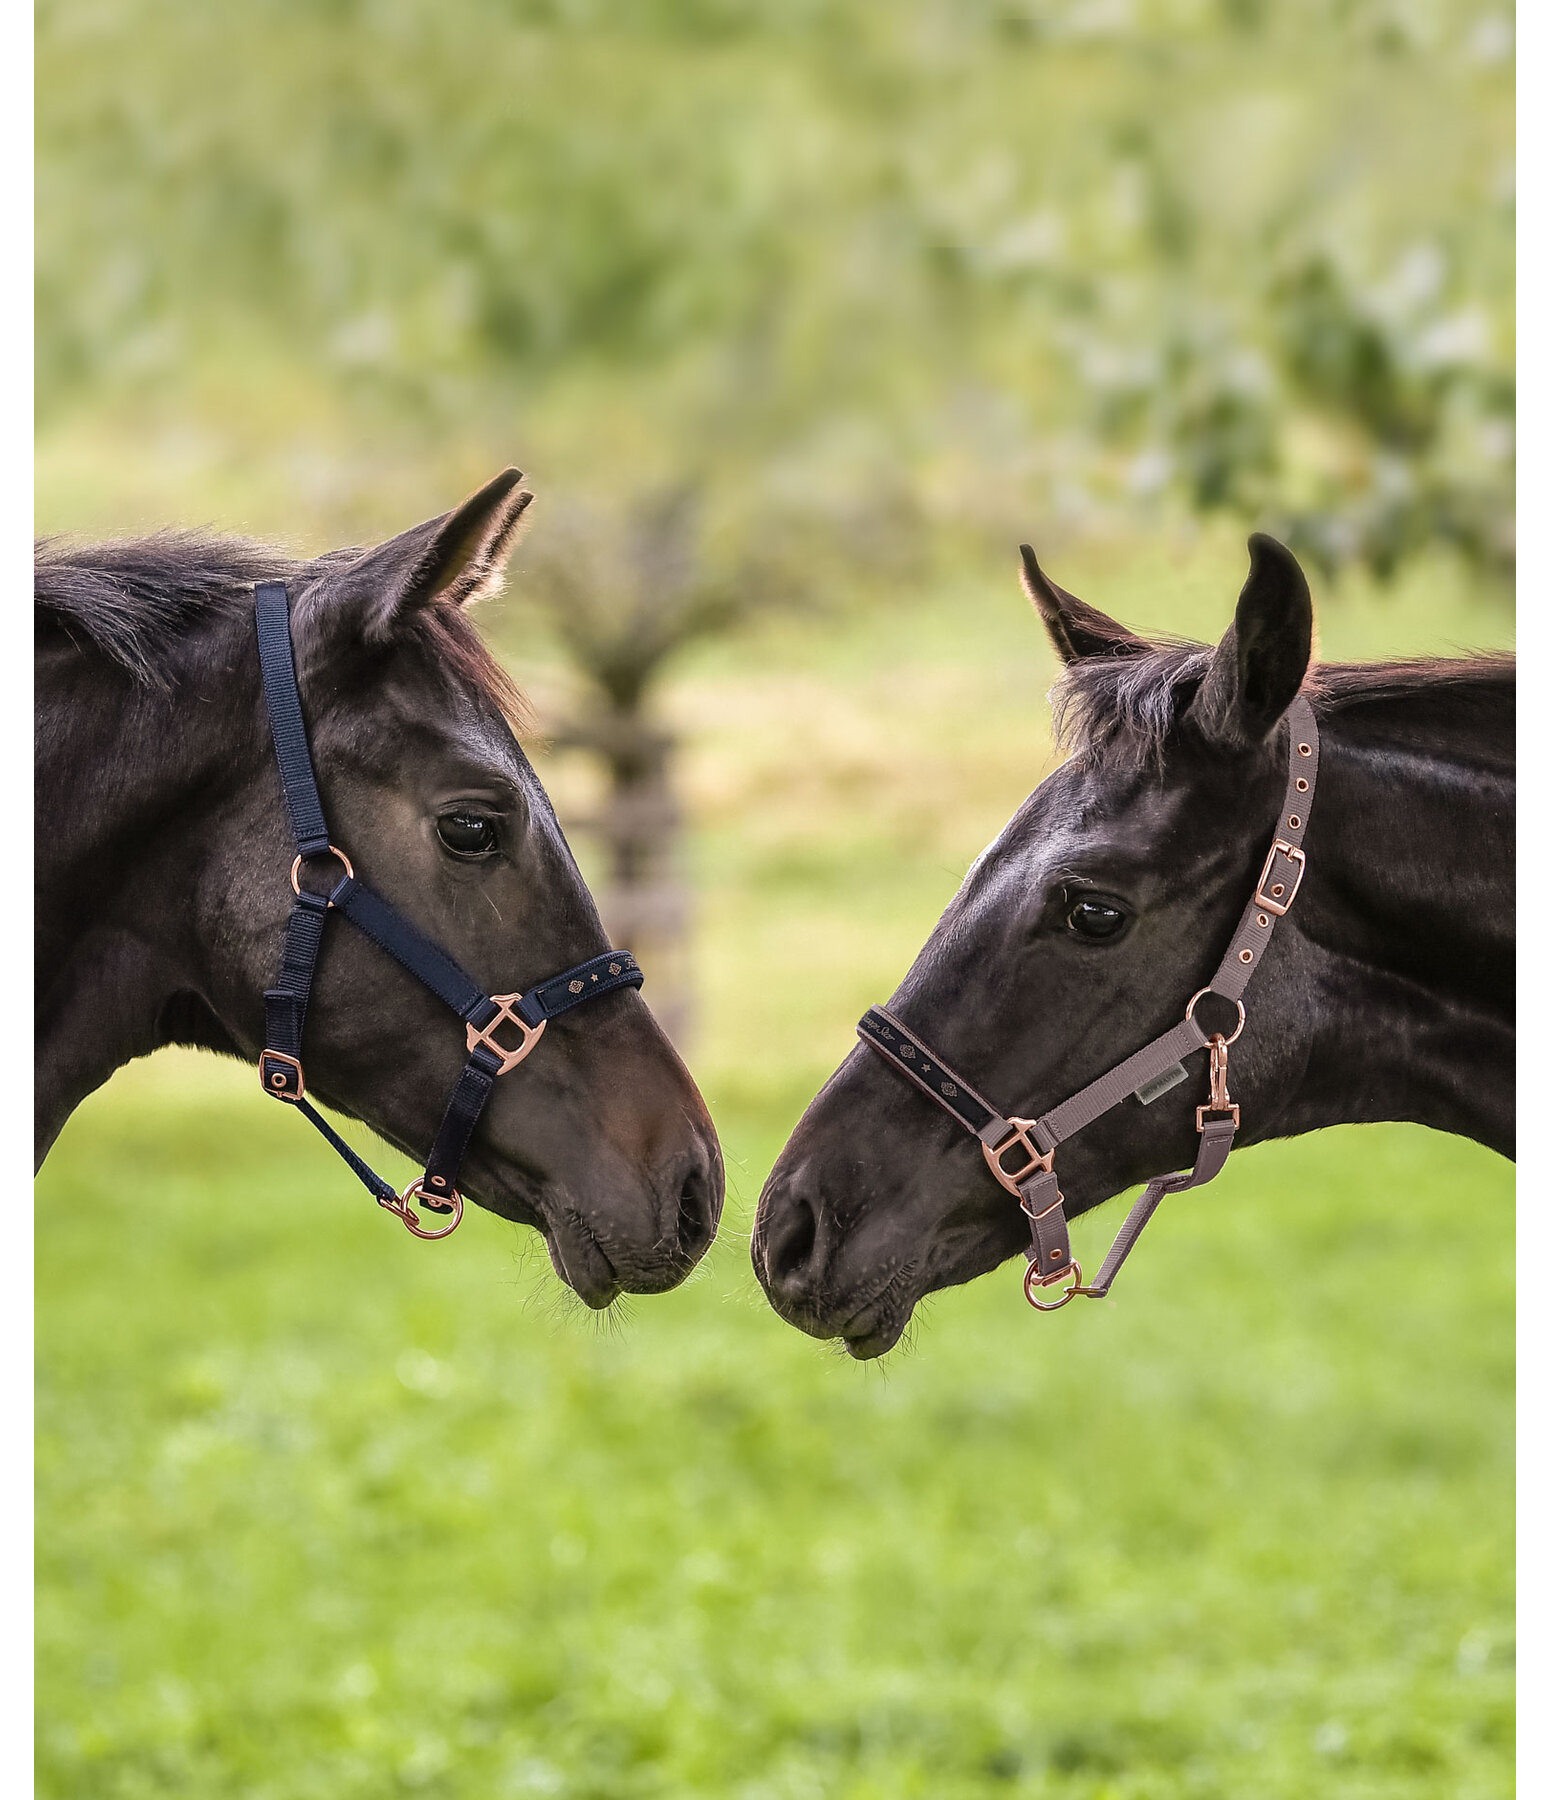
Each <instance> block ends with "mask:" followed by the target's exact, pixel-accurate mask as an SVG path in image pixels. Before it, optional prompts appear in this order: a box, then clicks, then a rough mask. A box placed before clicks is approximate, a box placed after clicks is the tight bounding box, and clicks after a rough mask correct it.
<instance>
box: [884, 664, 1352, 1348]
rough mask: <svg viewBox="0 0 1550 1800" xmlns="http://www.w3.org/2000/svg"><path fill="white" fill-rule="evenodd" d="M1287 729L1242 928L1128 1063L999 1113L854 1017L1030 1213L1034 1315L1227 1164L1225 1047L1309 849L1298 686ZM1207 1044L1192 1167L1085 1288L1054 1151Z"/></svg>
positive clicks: (1315, 740) (1170, 1075)
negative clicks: (1214, 1019)
mask: <svg viewBox="0 0 1550 1800" xmlns="http://www.w3.org/2000/svg"><path fill="white" fill-rule="evenodd" d="M1287 721H1288V724H1289V726H1290V728H1291V749H1290V764H1291V767H1290V772H1289V773H1288V775H1287V779H1286V796H1285V799H1284V800H1283V802H1282V806H1281V815H1280V818H1279V819H1278V820H1277V823H1276V836H1275V840H1274V842H1273V843H1272V844H1271V846H1270V854H1269V855H1268V856H1267V857H1266V858H1265V866H1264V868H1263V869H1262V870H1261V872H1260V877H1259V880H1258V882H1257V883H1256V884H1255V888H1254V894H1253V897H1252V898H1251V899H1250V901H1249V904H1248V907H1247V909H1246V910H1245V912H1244V914H1243V917H1242V919H1241V920H1240V921H1239V923H1238V929H1237V931H1236V932H1235V933H1234V935H1233V940H1232V943H1231V944H1230V945H1229V946H1228V950H1227V954H1226V955H1225V956H1224V957H1223V958H1222V961H1221V964H1220V966H1219V967H1218V968H1217V971H1216V973H1215V974H1214V975H1213V976H1212V977H1211V980H1210V982H1209V984H1208V985H1207V986H1206V987H1203V988H1202V989H1201V990H1200V992H1199V993H1197V994H1196V995H1195V996H1194V998H1193V999H1192V1000H1191V1001H1190V1003H1189V1005H1188V1006H1187V1007H1186V1008H1185V1009H1184V1017H1183V1018H1182V1019H1181V1020H1180V1021H1179V1023H1178V1024H1177V1025H1175V1026H1174V1027H1173V1028H1172V1030H1170V1031H1165V1032H1164V1033H1163V1034H1162V1036H1161V1037H1158V1038H1153V1040H1152V1041H1151V1043H1149V1044H1146V1045H1144V1046H1143V1047H1142V1048H1141V1049H1139V1050H1137V1051H1136V1052H1135V1054H1134V1055H1133V1056H1128V1057H1126V1059H1125V1060H1124V1062H1122V1063H1119V1064H1118V1065H1117V1066H1116V1067H1114V1068H1112V1069H1110V1070H1109V1072H1108V1073H1107V1074H1106V1075H1100V1076H1099V1077H1098V1079H1097V1080H1096V1081H1092V1082H1089V1083H1088V1084H1087V1086H1086V1087H1084V1088H1083V1089H1082V1090H1081V1091H1080V1092H1079V1093H1076V1094H1073V1095H1072V1096H1071V1098H1070V1099H1069V1100H1066V1101H1063V1102H1062V1103H1061V1104H1060V1105H1059V1106H1056V1107H1052V1108H1051V1109H1050V1111H1049V1112H1047V1113H1041V1114H1040V1115H1039V1117H1038V1118H1036V1119H1021V1118H1018V1117H1017V1116H1016V1115H1015V1114H1014V1115H1012V1116H1011V1117H1009V1118H1002V1116H1001V1115H1000V1113H998V1112H997V1111H996V1109H995V1108H994V1107H993V1106H992V1105H991V1104H990V1102H989V1101H988V1100H986V1099H984V1098H983V1097H982V1096H981V1095H979V1094H977V1093H976V1092H975V1091H974V1089H973V1088H971V1087H970V1086H969V1084H968V1083H967V1082H966V1081H965V1080H964V1079H963V1077H962V1076H961V1075H958V1074H955V1073H954V1072H953V1070H951V1069H949V1068H948V1067H947V1066H946V1064H945V1063H944V1062H943V1061H942V1059H941V1057H939V1056H938V1055H937V1054H936V1052H935V1051H934V1050H932V1049H930V1048H929V1047H928V1046H927V1045H926V1043H925V1042H924V1040H922V1039H921V1038H919V1037H917V1036H916V1035H915V1033H914V1032H913V1031H910V1030H909V1029H908V1028H907V1027H906V1026H905V1025H903V1024H901V1023H900V1021H899V1020H898V1019H896V1018H895V1017H894V1016H893V1014H892V1013H891V1012H888V1011H887V1010H886V1009H885V1008H883V1007H881V1006H874V1007H872V1008H871V1009H870V1010H869V1011H868V1012H867V1013H866V1015H865V1016H864V1017H863V1019H862V1020H861V1023H860V1024H859V1025H857V1027H856V1031H857V1034H858V1035H859V1037H860V1038H861V1041H862V1042H863V1043H864V1044H869V1045H870V1046H871V1047H872V1049H874V1050H875V1051H877V1053H878V1054H879V1055H880V1056H881V1057H882V1058H883V1059H884V1060H885V1061H886V1062H887V1063H888V1064H889V1066H890V1067H892V1068H894V1069H896V1070H897V1071H898V1072H899V1073H900V1074H901V1075H904V1076H907V1077H908V1079H909V1080H910V1081H912V1082H914V1084H915V1086H916V1087H918V1088H919V1089H920V1090H921V1092H922V1093H923V1094H927V1095H929V1096H930V1097H931V1099H933V1100H934V1101H935V1102H936V1103H937V1105H938V1106H940V1107H941V1108H942V1109H943V1111H944V1112H946V1113H947V1114H948V1116H949V1117H950V1118H952V1119H954V1120H956V1122H957V1123H958V1124H959V1125H961V1126H962V1127H963V1129H964V1130H965V1131H967V1132H969V1133H970V1134H971V1136H974V1137H977V1138H978V1139H979V1140H980V1147H981V1149H982V1150H983V1152H984V1155H985V1161H986V1162H987V1163H988V1164H989V1165H990V1170H991V1173H992V1174H993V1175H994V1176H995V1178H996V1180H997V1181H999V1182H1000V1183H1001V1185H1002V1186H1003V1187H1004V1188H1006V1189H1007V1190H1008V1192H1010V1193H1012V1194H1013V1195H1015V1196H1016V1198H1017V1200H1018V1202H1019V1204H1020V1205H1021V1206H1022V1209H1023V1211H1024V1212H1025V1213H1026V1214H1027V1215H1028V1222H1029V1225H1030V1227H1031V1230H1032V1242H1031V1243H1030V1244H1029V1246H1028V1251H1027V1256H1028V1269H1027V1273H1026V1274H1025V1275H1024V1277H1023V1292H1024V1293H1025V1294H1026V1295H1027V1296H1028V1300H1029V1303H1030V1304H1031V1305H1033V1306H1036V1307H1037V1308H1038V1309H1039V1310H1040V1311H1041V1312H1053V1311H1055V1310H1056V1308H1058V1307H1061V1306H1064V1305H1065V1304H1066V1302H1067V1301H1068V1300H1070V1299H1072V1298H1073V1297H1074V1296H1075V1295H1077V1294H1086V1295H1088V1296H1090V1297H1091V1298H1094V1299H1100V1298H1102V1296H1103V1295H1105V1294H1107V1293H1108V1291H1109V1289H1110V1287H1111V1286H1112V1285H1113V1283H1114V1277H1115V1276H1116V1275H1117V1274H1118V1273H1119V1270H1120V1265H1121V1264H1122V1263H1123V1262H1124V1260H1125V1258H1126V1257H1127V1256H1128V1255H1129V1254H1130V1252H1131V1249H1132V1248H1133V1246H1134V1244H1135V1241H1136V1239H1137V1238H1138V1237H1139V1236H1140V1235H1141V1232H1142V1229H1143V1228H1144V1227H1145V1225H1146V1222H1147V1220H1148V1219H1150V1218H1151V1216H1152V1214H1153V1213H1154V1212H1156V1210H1157V1208H1158V1206H1159V1205H1161V1203H1162V1201H1163V1198H1164V1197H1165V1196H1166V1195H1168V1194H1177V1193H1182V1192H1183V1191H1184V1190H1185V1189H1186V1188H1194V1187H1203V1186H1204V1185H1205V1183H1206V1182H1208V1181H1211V1180H1213V1179H1214V1178H1215V1177H1216V1176H1217V1175H1219V1174H1220V1173H1221V1171H1222V1166H1223V1164H1224V1163H1225V1162H1226V1161H1227V1156H1228V1152H1229V1151H1230V1150H1231V1149H1232V1145H1233V1138H1234V1137H1235V1136H1236V1134H1237V1130H1238V1109H1237V1107H1236V1106H1234V1105H1233V1103H1232V1099H1231V1096H1230V1095H1229V1094H1228V1092H1227V1050H1228V1046H1229V1045H1230V1044H1235V1043H1236V1042H1237V1041H1238V1035H1239V1033H1240V1032H1241V1031H1242V1030H1243V1022H1244V1011H1243V994H1244V990H1245V989H1246V988H1247V987H1248V985H1249V982H1250V981H1251V980H1252V979H1253V976H1254V973H1255V971H1256V970H1257V969H1258V968H1259V965H1260V963H1261V961H1262V960H1263V959H1264V954H1265V950H1266V948H1267V946H1268V945H1269V943H1270V939H1271V935H1272V933H1273V932H1274V931H1275V928H1276V922H1277V921H1278V920H1280V919H1282V918H1284V917H1285V916H1286V914H1287V912H1288V910H1289V909H1290V907H1291V904H1292V902H1293V900H1295V899H1296V898H1297V890H1298V888H1299V887H1300V886H1301V884H1302V876H1303V870H1304V869H1305V868H1306V866H1307V857H1306V856H1305V854H1304V852H1303V848H1302V840H1303V834H1304V833H1305V832H1306V830H1307V828H1308V811H1309V808H1310V807H1311V806H1312V804H1313V788H1314V783H1315V781H1316V780H1317V777H1318V768H1319V734H1318V727H1317V726H1316V725H1315V723H1314V719H1313V708H1312V707H1311V706H1310V705H1309V703H1308V701H1307V699H1306V698H1305V696H1303V695H1301V694H1299V695H1298V696H1297V698H1296V699H1295V700H1294V701H1293V702H1292V704H1291V707H1290V709H1289V711H1288V713H1287ZM1213 997H1220V998H1221V999H1222V1000H1225V1001H1228V1002H1229V1003H1231V1004H1232V1005H1233V1006H1235V1007H1236V1008H1237V1023H1236V1026H1235V1028H1234V1030H1233V1032H1232V1035H1231V1036H1230V1037H1229V1036H1227V1035H1225V1033H1224V1032H1222V1031H1214V1032H1208V1031H1207V1030H1206V1029H1205V1027H1203V1026H1202V1025H1201V1024H1199V1023H1198V1022H1197V1020H1196V1018H1195V1009H1196V1007H1197V1006H1198V1005H1199V1003H1200V1002H1201V1001H1202V1000H1205V999H1208V998H1213ZM1206 1048H1209V1049H1210V1052H1211V1076H1210V1091H1209V1094H1208V1096H1207V1098H1206V1101H1205V1104H1204V1105H1202V1106H1197V1107H1196V1108H1195V1129H1196V1131H1197V1132H1198V1133H1199V1134H1200V1149H1199V1151H1198V1152H1197V1154H1196V1157H1195V1166H1194V1168H1193V1169H1183V1170H1180V1171H1179V1172H1178V1173H1177V1174H1174V1175H1159V1176H1158V1177H1157V1179H1156V1180H1155V1181H1152V1182H1150V1183H1149V1184H1148V1185H1147V1189H1146V1192H1145V1193H1143V1194H1142V1196H1141V1198H1140V1199H1139V1200H1138V1201H1137V1202H1136V1203H1135V1205H1134V1206H1133V1207H1132V1208H1131V1210H1130V1215H1129V1217H1128V1218H1127V1219H1126V1220H1125V1223H1124V1224H1123V1225H1122V1226H1121V1227H1120V1232H1119V1235H1118V1236H1117V1237H1116V1238H1115V1240H1114V1243H1113V1245H1112V1247H1111V1248H1110V1250H1109V1254H1108V1255H1107V1256H1106V1257H1105V1258H1104V1261H1103V1266H1102V1268H1100V1269H1099V1271H1098V1278H1097V1280H1096V1281H1093V1282H1091V1283H1089V1284H1088V1285H1086V1286H1084V1285H1083V1283H1082V1268H1081V1264H1080V1263H1077V1262H1073V1261H1072V1258H1071V1239H1070V1234H1069V1231H1068V1229H1067V1224H1066V1214H1065V1196H1064V1195H1063V1194H1062V1193H1061V1192H1060V1189H1059V1187H1058V1185H1057V1183H1056V1179H1055V1160H1054V1159H1055V1149H1056V1146H1057V1145H1058V1144H1060V1143H1061V1142H1062V1141H1063V1140H1064V1139H1066V1138H1068V1137H1070V1136H1071V1135H1072V1133H1073V1132H1076V1131H1080V1130H1081V1128H1082V1127H1083V1126H1084V1125H1090V1124H1091V1123H1092V1122H1093V1120H1094V1119H1097V1118H1101V1117H1102V1116H1103V1114H1104V1113H1106V1112H1109V1111H1111V1110H1112V1109H1113V1108H1114V1107H1116V1106H1118V1105H1119V1104H1120V1103H1121V1101H1123V1100H1125V1099H1127V1098H1129V1097H1130V1096H1131V1095H1134V1096H1135V1098H1136V1099H1137V1100H1138V1101H1139V1102H1140V1103H1141V1104H1142V1105H1143V1106H1150V1105H1151V1103H1152V1102H1153V1101H1154V1100H1156V1099H1158V1098H1159V1097H1160V1096H1161V1095H1163V1094H1165V1093H1167V1092H1168V1091H1169V1090H1170V1089H1171V1088H1174V1087H1177V1086H1178V1085H1179V1083H1180V1082H1182V1081H1184V1080H1186V1079H1187V1077H1186V1075H1185V1071H1184V1064H1183V1059H1184V1058H1185V1057H1186V1056H1189V1055H1192V1054H1193V1053H1194V1052H1195V1051H1196V1050H1203V1049H1206ZM1014 1152H1015V1153H1016V1154H1017V1156H1018V1158H1019V1162H1020V1166H1018V1167H1016V1168H1012V1169H1009V1168H1007V1166H1006V1158H1007V1157H1008V1156H1009V1155H1011V1154H1012V1153H1014ZM1067 1275H1069V1276H1070V1277H1071V1278H1072V1279H1071V1285H1070V1286H1069V1287H1066V1288H1063V1289H1062V1290H1061V1293H1060V1297H1059V1298H1058V1299H1056V1300H1053V1301H1049V1300H1039V1299H1036V1298H1035V1296H1034V1290H1035V1289H1036V1288H1045V1287H1048V1286H1050V1284H1051V1283H1053V1282H1057V1281H1060V1280H1062V1279H1063V1278H1064V1277H1065V1276H1067Z"/></svg>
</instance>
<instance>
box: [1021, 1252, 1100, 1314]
mask: <svg viewBox="0 0 1550 1800" xmlns="http://www.w3.org/2000/svg"><path fill="white" fill-rule="evenodd" d="M1062 1275H1069V1276H1070V1277H1071V1285H1070V1287H1068V1288H1062V1289H1061V1290H1060V1292H1059V1293H1058V1294H1057V1295H1056V1296H1055V1298H1054V1299H1053V1300H1035V1299H1034V1297H1033V1290H1034V1289H1035V1288H1041V1287H1048V1286H1049V1285H1050V1283H1051V1282H1054V1281H1059V1279H1060V1277H1061V1276H1062ZM1086 1292H1087V1289H1086V1288H1084V1287H1083V1286H1082V1265H1081V1264H1080V1263H1079V1262H1073V1263H1071V1264H1070V1266H1069V1267H1067V1268H1064V1269H1060V1270H1057V1272H1056V1273H1055V1274H1053V1275H1051V1276H1048V1277H1044V1278H1041V1277H1040V1275H1039V1271H1038V1270H1037V1268H1035V1266H1034V1265H1033V1264H1032V1263H1029V1265H1028V1269H1027V1272H1026V1273H1025V1274H1024V1276H1023V1298H1024V1299H1025V1300H1026V1301H1027V1302H1028V1304H1029V1305H1030V1306H1031V1307H1032V1308H1033V1309H1034V1311H1035V1312H1059V1311H1060V1309H1061V1307H1063V1306H1065V1305H1067V1304H1068V1303H1069V1302H1070V1301H1072V1300H1074V1299H1075V1298H1076V1297H1077V1295H1078V1294H1085V1293H1086Z"/></svg>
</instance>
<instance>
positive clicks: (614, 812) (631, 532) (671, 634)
mask: <svg viewBox="0 0 1550 1800" xmlns="http://www.w3.org/2000/svg"><path fill="white" fill-rule="evenodd" d="M704 513H705V486H704V483H703V482H702V481H701V480H699V479H697V478H689V479H684V480H680V481H677V482H675V483H672V484H671V485H666V486H662V487H659V488H656V489H653V490H650V491H648V492H646V493H644V494H641V495H638V496H637V497H636V498H635V499H634V500H632V501H626V502H623V503H617V502H616V503H614V504H612V505H610V506H609V507H608V508H607V509H604V508H602V507H600V506H597V505H589V504H586V503H584V502H581V501H578V500H575V499H569V500H563V499H557V500H556V501H555V502H554V503H552V504H551V505H550V506H549V508H548V511H547V514H546V516H545V518H544V519H543V521H542V522H541V525H540V528H539V529H538V530H536V531H535V533H534V535H533V537H532V538H531V539H530V540H529V544H528V547H527V550H526V553H525V555H524V558H523V570H522V578H521V581H520V584H519V590H518V591H519V593H520V596H521V601H520V604H525V605H527V606H529V607H532V608H534V609H535V610H537V611H538V612H540V613H541V614H542V615H543V617H544V619H545V621H546V622H547V624H548V625H549V627H550V629H551V630H552V631H553V633H554V634H555V636H556V637H557V638H558V640H559V641H560V643H561V644H562V645H563V646H564V648H565V650H566V652H567V654H568V656H569V659H570V661H571V664H572V666H573V667H574V668H575V670H576V671H577V672H578V674H579V675H580V676H581V677H582V686H581V690H580V694H579V698H578V701H577V704H576V706H575V708H574V710H573V711H572V712H571V713H570V714H568V715H567V716H566V717H564V718H562V719H561V720H559V721H558V722H557V723H556V724H555V726H554V727H553V730H552V737H553V741H554V743H555V744H556V746H557V747H559V748H562V749H572V750H579V751H582V752H584V753H586V754H588V755H590V756H593V757H596V758H597V759H598V760H599V761H600V762H601V764H602V766H603V769H604V771H605V775H606V784H607V785H606V794H605V798H604V801H603V804H602V807H601V809H600V810H599V812H598V813H597V814H596V815H595V816H593V817H591V818H582V819H573V820H571V821H570V823H572V824H574V825H577V826H579V827H581V828H582V829H584V830H590V831H593V832H595V833H596V834H597V835H598V837H599V838H600V839H601V841H602V843H603V845H604V847H605V851H606V854H607V858H608V878H607V884H606V886H605V887H604V889H603V891H602V893H601V895H600V897H599V905H600V908H601V910H602V913H603V917H604V920H605V923H606V924H607V926H608V928H609V931H610V933H611V934H612V935H613V938H614V941H615V942H617V943H619V944H622V945H625V946H627V947H628V948H630V949H632V950H633V951H634V952H635V953H636V955H637V956H639V957H640V959H641V962H642V965H643V967H645V968H646V970H647V974H648V979H649V981H650V987H649V989H648V998H649V999H650V1002H651V1005H652V1008H653V1010H654V1011H655V1012H656V1014H657V1016H658V1018H659V1019H660V1020H661V1021H662V1023H663V1025H664V1027H665V1028H666V1029H667V1031H668V1033H669V1034H670V1035H671V1036H672V1037H673V1039H674V1041H675V1042H676V1043H678V1044H679V1045H680V1047H682V1046H683V1045H684V1044H685V1042H686V1040H687V1037H688V1033H689V1031H690V1029H691V1027H692V994H691V983H690V979H689V973H688V967H687V954H686V951H687V938H688V930H689V903H688V894H687V891H686V889H685V886H684V882H683V873H682V868H681V849H682V834H683V809H682V805H681V803H680V800H679V797H678V793H677V790H676V785H675V756H676V752H677V748H678V740H677V738H676V737H675V735H674V734H673V733H672V732H671V731H669V730H668V729H667V728H666V727H665V726H664V725H663V724H662V723H661V722H660V720H658V719H657V718H655V717H654V716H653V711H652V701H653V699H654V697H655V693H656V690H657V688H658V686H659V684H660V682H661V680H662V678H663V676H664V674H665V673H666V671H667V669H668V667H669V665H670V664H671V662H672V661H673V659H674V658H675V657H676V656H677V655H678V654H679V653H680V652H682V651H683V650H685V649H687V648H688V647H689V646H690V645H691V644H694V643H697V642H701V641H703V640H705V639H707V638H714V637H721V636H724V635H726V634H728V633H730V632H733V631H736V630H738V629H739V628H741V627H742V626H743V625H745V624H746V623H748V622H749V621H751V620H752V619H754V618H755V617H758V616H761V615H765V614H767V613H769V612H770V611H772V610H774V609H776V608H789V607H793V606H797V605H799V604H802V603H804V602H805V601H806V599H807V595H808V587H807V585H806V583H805V582H804V581H803V580H802V578H801V577H800V576H799V575H798V574H797V572H796V570H795V568H794V566H793V564H792V562H791V560H790V557H789V555H781V554H776V553H773V552H771V551H769V550H768V549H764V548H759V547H755V546H753V545H751V544H749V543H748V542H747V540H746V539H742V540H741V541H736V540H735V547H733V548H731V549H730V550H729V549H728V548H727V547H725V546H723V547H721V548H720V550H719V553H718V549H717V547H715V546H713V545H712V544H711V542H710V534H709V532H708V531H707V528H706V523H705V517H704ZM776 535H777V536H779V535H780V534H779V533H776Z"/></svg>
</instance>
